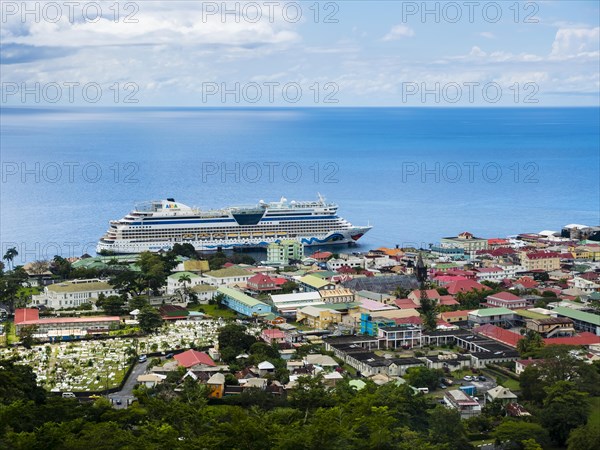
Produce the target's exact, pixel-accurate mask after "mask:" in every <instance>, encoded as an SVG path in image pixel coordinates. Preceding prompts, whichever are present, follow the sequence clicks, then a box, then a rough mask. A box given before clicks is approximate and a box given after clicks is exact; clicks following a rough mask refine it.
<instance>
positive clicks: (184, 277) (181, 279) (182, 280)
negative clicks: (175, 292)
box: [179, 273, 192, 301]
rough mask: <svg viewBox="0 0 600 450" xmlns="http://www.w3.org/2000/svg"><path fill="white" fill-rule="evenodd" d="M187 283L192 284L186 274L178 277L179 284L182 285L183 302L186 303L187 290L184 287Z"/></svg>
mask: <svg viewBox="0 0 600 450" xmlns="http://www.w3.org/2000/svg"><path fill="white" fill-rule="evenodd" d="M187 283H189V284H192V279H191V278H190V276H189V275H188V274H187V273H186V274H185V275H181V276H180V277H179V284H183V296H184V300H186V301H187V297H188V288H187V286H186V284H187Z"/></svg>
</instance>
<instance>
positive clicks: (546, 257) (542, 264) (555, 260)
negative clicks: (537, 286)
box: [520, 251, 560, 272]
mask: <svg viewBox="0 0 600 450" xmlns="http://www.w3.org/2000/svg"><path fill="white" fill-rule="evenodd" d="M520 257H521V265H522V266H523V267H524V268H525V270H526V271H531V270H543V271H545V272H549V271H552V270H558V269H560V254H558V253H557V252H550V251H536V252H521V255H520Z"/></svg>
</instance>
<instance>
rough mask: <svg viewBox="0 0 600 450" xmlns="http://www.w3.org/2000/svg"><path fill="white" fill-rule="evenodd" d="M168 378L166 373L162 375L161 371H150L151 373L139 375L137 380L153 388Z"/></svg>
mask: <svg viewBox="0 0 600 450" xmlns="http://www.w3.org/2000/svg"><path fill="white" fill-rule="evenodd" d="M166 378H167V376H166V375H162V374H159V373H149V374H142V375H139V376H138V377H137V382H138V383H139V384H142V385H144V386H146V387H147V388H149V389H151V388H153V387H156V385H157V384H160V383H162V382H163V381H165V380H166Z"/></svg>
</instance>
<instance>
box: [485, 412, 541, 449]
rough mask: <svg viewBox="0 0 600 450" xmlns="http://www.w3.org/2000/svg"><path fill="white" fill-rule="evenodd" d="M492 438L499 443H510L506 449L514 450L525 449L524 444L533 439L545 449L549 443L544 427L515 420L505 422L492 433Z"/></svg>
mask: <svg viewBox="0 0 600 450" xmlns="http://www.w3.org/2000/svg"><path fill="white" fill-rule="evenodd" d="M492 437H494V438H495V439H496V442H497V443H510V444H505V447H506V448H512V449H524V448H525V444H524V442H525V441H528V440H531V439H534V440H535V441H536V442H537V443H538V444H540V445H542V446H544V447H546V446H547V445H548V443H549V439H548V433H547V431H546V430H545V429H544V427H542V426H541V425H539V424H537V423H529V422H522V421H518V420H514V419H505V420H503V421H502V423H501V424H500V425H498V426H497V427H496V429H495V430H494V431H493V432H492ZM530 444H531V443H530Z"/></svg>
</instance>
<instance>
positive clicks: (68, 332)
mask: <svg viewBox="0 0 600 450" xmlns="http://www.w3.org/2000/svg"><path fill="white" fill-rule="evenodd" d="M353 250H354V249H353V248H352V247H347V246H343V247H337V248H335V249H334V250H331V249H330V248H327V250H325V249H317V250H316V251H314V252H312V253H310V254H309V253H308V252H307V249H306V248H305V247H304V246H303V244H302V243H300V242H298V241H297V240H285V239H284V240H279V241H278V242H273V243H271V244H269V245H268V247H267V249H266V255H265V259H264V260H261V261H256V260H254V258H252V257H250V256H249V255H247V254H245V253H241V252H234V253H229V254H226V253H223V252H221V251H217V252H213V253H199V252H197V251H195V249H194V248H193V247H192V246H190V245H186V244H183V245H182V244H176V245H175V246H174V247H173V248H172V249H171V250H170V251H161V252H158V253H150V252H144V253H141V254H132V255H111V254H108V253H105V254H100V255H98V256H90V255H83V256H81V257H78V258H62V257H60V256H56V257H55V258H54V259H53V260H50V261H42V260H40V261H31V262H28V263H26V264H24V265H22V266H21V265H17V264H15V260H16V258H17V256H18V251H17V249H14V248H12V249H6V250H5V251H6V253H5V254H4V263H3V270H2V284H1V287H2V290H1V292H0V294H1V296H2V297H1V304H0V308H1V309H0V314H1V315H2V319H3V321H2V324H1V325H0V328H1V330H2V342H1V343H2V348H0V360H2V361H5V364H4V365H3V366H2V367H0V369H3V370H7V369H6V368H7V367H8V366H7V364H8V363H6V362H7V361H12V362H11V363H10V364H14V365H15V367H16V365H21V366H23V365H24V366H28V367H30V368H31V371H32V374H33V376H34V380H35V383H36V384H37V386H38V387H40V388H43V391H44V392H45V393H46V394H45V395H48V396H50V397H56V398H60V399H63V400H64V401H72V402H77V403H79V404H82V405H85V404H98V403H99V402H100V403H102V402H106V403H105V407H106V408H109V409H114V410H127V409H129V408H139V406H138V405H139V404H144V405H148V404H149V402H150V400H149V398H153V397H160V396H163V395H166V394H165V393H166V392H168V393H169V395H170V396H171V397H170V398H172V396H185V395H189V394H186V392H188V391H189V390H191V389H196V391H194V392H201V393H202V394H201V396H203V397H204V398H205V401H206V402H208V403H209V404H210V405H221V404H222V405H245V406H250V405H253V404H254V405H257V404H264V403H265V402H267V403H268V404H270V405H271V407H269V408H267V409H271V408H272V407H273V406H272V405H282V406H285V405H292V406H293V407H295V408H300V410H304V409H306V414H307V415H308V414H309V411H314V410H317V411H319V410H320V409H323V410H326V409H327V408H328V406H327V404H326V402H325V403H322V402H324V401H325V400H324V398H325V397H327V396H330V395H339V392H338V391H339V390H340V389H342V388H344V389H348V390H350V391H351V392H353V393H354V394H348V395H360V394H356V393H360V392H376V391H374V389H399V390H401V392H402V393H403V395H405V396H406V399H409V400H406V401H411V402H413V401H419V402H422V403H420V405H421V406H420V407H422V408H424V410H427V409H429V410H432V411H436V412H435V414H436V417H437V418H438V419H439V420H442V421H444V420H450V418H454V419H456V418H458V424H457V425H455V428H456V429H455V430H454V431H451V430H448V431H447V433H446V434H444V431H443V430H441V431H439V433H441V435H440V436H442V437H440V436H437V437H435V438H433V437H429V438H428V439H430V440H429V441H427V442H428V444H427V445H431V446H430V447H427V448H472V447H473V446H479V447H481V446H486V445H489V446H492V445H501V446H504V447H503V448H527V449H534V448H566V447H567V445H568V448H575V447H574V446H573V445H574V443H577V442H581V441H585V439H586V438H587V439H591V438H593V439H595V438H596V437H597V436H598V435H599V433H598V421H599V420H600V416H599V415H598V414H599V412H600V411H599V410H600V383H599V381H600V227H597V226H585V225H577V224H571V225H567V226H565V227H563V228H562V229H561V230H559V231H550V230H545V231H541V232H539V233H522V234H518V235H515V236H511V237H507V238H496V237H494V238H490V237H478V236H474V235H473V234H472V233H470V232H466V231H465V232H462V233H460V234H458V235H457V236H452V237H444V238H441V239H440V242H439V243H437V244H431V245H430V246H429V248H420V249H417V248H402V247H400V246H391V247H382V248H376V249H372V250H369V251H367V252H355V251H353ZM190 386H193V387H190ZM198 389H200V390H199V391H198ZM307 392H314V393H319V394H318V396H317V397H311V398H310V399H309V398H308V397H307V398H304V397H303V395H306V393H307ZM334 393H335V394H334ZM319 396H321V397H323V398H321V399H319V398H318V397H319ZM261 402H262V403H261ZM303 402H304V403H303ZM311 402H312V403H311ZM103 404H104V403H103ZM298 405H303V406H302V407H300V406H298ZM382 405H383V404H382ZM146 407H147V406H146ZM217 407H218V406H217ZM373 407H374V408H375V407H383V406H381V405H379V404H378V406H373ZM319 408H320V409H319ZM330 408H331V407H330ZM415 408H416V407H415ZM559 410H560V411H561V413H560V414H558V412H557V411H559ZM386 414H387V413H386V412H385V411H381V413H380V414H379V416H378V415H377V414H375V417H376V419H375V420H382V421H384V420H386V417H387V416H386ZM432 414H433V413H432ZM444 414H451V416H447V417H446V416H445V415H444ZM307 417H308V416H307ZM377 417H379V419H377ZM357 420H358V419H357ZM363 420H367V417H365V418H364V419H363ZM305 421H306V419H305ZM365 426H366V425H365ZM407 430H408V428H407V429H406V430H405V431H404V433H405V434H406V433H407V432H408V431H407ZM457 430H458V431H457ZM31 432H32V433H34V431H33V430H32V431H31ZM348 432H349V431H348ZM370 432H372V431H370ZM594 433H595V434H594ZM178 434H181V436H179V437H178V439H179V440H180V441H179V442H180V443H181V441H183V440H185V439H186V436H185V434H184V433H183V432H182V431H181V430H180V431H178ZM451 434H452V435H453V437H452V438H450V437H449V436H450V435H451ZM403 439H404V440H406V439H408V438H407V437H406V436H404V437H403ZM415 439H417V438H416V437H415ZM448 439H451V442H449V443H448V442H447V440H448ZM438 441H444V442H438ZM419 442H420V441H419ZM423 442H425V441H423ZM442 444H444V445H446V444H448V445H450V446H449V447H443V446H439V447H436V446H435V445H442ZM419 445H421V444H417V446H418V447H419ZM422 445H425V444H424V443H422ZM225 447H226V445H225V446H224V447H223V448H225ZM230 448H232V447H230ZM278 448H279V447H278ZM281 448H284V447H281ZM286 448H287V447H286ZM309 448H313V447H309ZM364 448H366V447H364ZM373 448H387V447H386V446H383V447H377V446H375V447H373ZM390 448H392V447H390ZM394 448H400V447H394ZM420 448H424V447H420ZM489 448H492V447H489ZM579 448H592V447H585V444H582V445H579Z"/></svg>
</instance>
